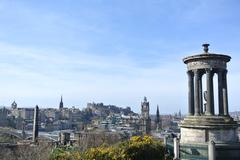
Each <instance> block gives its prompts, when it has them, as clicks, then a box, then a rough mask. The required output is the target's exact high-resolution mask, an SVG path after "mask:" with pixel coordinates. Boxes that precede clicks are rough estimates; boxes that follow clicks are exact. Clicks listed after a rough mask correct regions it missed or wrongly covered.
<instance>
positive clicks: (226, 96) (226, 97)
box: [222, 70, 228, 116]
mask: <svg viewBox="0 0 240 160" xmlns="http://www.w3.org/2000/svg"><path fill="white" fill-rule="evenodd" d="M222 91H223V112H224V115H225V116H227V115H228V93H227V70H225V71H224V72H223V90H222Z"/></svg>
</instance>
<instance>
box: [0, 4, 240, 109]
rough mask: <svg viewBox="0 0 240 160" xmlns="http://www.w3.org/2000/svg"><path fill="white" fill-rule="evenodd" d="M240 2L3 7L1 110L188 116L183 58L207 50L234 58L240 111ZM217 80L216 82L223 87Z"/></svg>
mask: <svg viewBox="0 0 240 160" xmlns="http://www.w3.org/2000/svg"><path fill="white" fill-rule="evenodd" d="M239 5H240V2H238V1H234V0H231V1H228V2H227V1H224V0H220V1H216V0H214V1H207V0H206V1H200V0H199V1H192V2H189V1H186V0H181V1H155V0H151V1H149V0H148V1H145V0H144V1H141V3H139V1H131V2H129V1H115V2H108V3H107V2H104V1H101V0H94V1H91V2H88V1H84V0H82V1H71V2H70V3H69V1H60V2H59V1H51V2H50V1H42V3H36V2H33V1H21V2H20V1H7V0H3V1H0V20H1V25H0V75H1V79H0V88H1V94H0V105H10V104H11V103H12V102H13V100H16V102H17V103H18V105H19V106H20V107H21V106H23V107H25V106H26V107H28V106H31V107H34V106H35V105H36V104H38V105H39V107H51V106H56V107H58V105H59V102H60V96H61V95H63V102H64V106H69V107H71V106H74V105H77V107H81V108H82V107H85V106H86V104H87V102H93V101H94V102H96V103H99V102H103V103H104V104H113V105H116V106H120V107H126V106H130V107H132V110H133V111H135V112H138V113H139V112H140V105H141V104H140V103H141V101H143V97H144V96H146V97H147V98H148V101H149V102H150V112H151V113H152V114H154V113H156V109H157V104H158V105H159V109H160V114H162V113H173V112H177V111H179V110H181V111H182V112H183V113H186V112H187V76H186V66H185V65H184V63H183V61H182V59H183V58H184V57H186V56H188V55H193V54H199V53H202V52H203V50H202V47H201V45H202V43H206V42H207V43H210V47H209V48H210V50H209V52H210V53H212V52H214V53H220V54H227V55H230V56H231V57H232V59H231V61H230V63H229V66H228V70H229V73H228V87H229V109H230V111H236V110H239V106H240V105H239V103H240V102H239V100H238V95H240V90H239V88H238V83H239V82H240V71H239V69H238V68H239V61H240V54H239V53H238V52H239V51H240V46H239V45H238V42H239V40H240V38H239V37H240V36H239V35H240V31H239V26H240V22H239V16H238V12H239V11H238V8H239ZM215 80H216V79H215Z"/></svg>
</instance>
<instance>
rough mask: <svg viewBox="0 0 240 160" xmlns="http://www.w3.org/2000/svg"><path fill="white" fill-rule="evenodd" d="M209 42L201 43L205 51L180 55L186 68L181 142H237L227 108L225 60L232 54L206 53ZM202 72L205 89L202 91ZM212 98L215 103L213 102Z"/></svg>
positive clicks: (233, 125)
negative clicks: (185, 104)
mask: <svg viewBox="0 0 240 160" xmlns="http://www.w3.org/2000/svg"><path fill="white" fill-rule="evenodd" d="M208 46H209V44H203V47H204V53H202V54H197V55H194V56H189V57H186V58H184V59H183V62H184V63H185V64H186V65H187V70H188V71H187V75H188V116H187V117H185V118H184V120H183V121H182V122H181V124H180V127H181V139H180V144H181V145H184V144H190V145H197V144H207V143H209V141H214V142H215V143H216V145H218V144H224V145H226V146H230V145H231V144H237V143H238V134H237V127H238V125H237V123H236V122H235V121H234V120H233V118H232V117H231V116H230V115H229V112H228V89H227V63H228V62H229V61H230V59H231V57H230V56H228V55H222V54H214V53H209V52H208ZM204 75H205V78H206V81H205V85H206V91H203V85H204V81H203V76H204ZM214 76H216V77H217V82H218V83H217V92H218V94H217V95H218V97H214V83H213V77H214ZM215 98H216V100H217V101H218V106H216V105H215V104H214V99H215ZM203 100H204V101H205V103H203ZM216 107H218V113H216ZM198 154H201V153H198Z"/></svg>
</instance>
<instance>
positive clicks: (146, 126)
mask: <svg viewBox="0 0 240 160" xmlns="http://www.w3.org/2000/svg"><path fill="white" fill-rule="evenodd" d="M149 110H150V108H149V102H148V101H147V97H144V99H143V102H142V103H141V131H142V133H143V134H150V132H151V118H150V115H149Z"/></svg>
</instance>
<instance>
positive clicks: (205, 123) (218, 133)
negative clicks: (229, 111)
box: [180, 116, 238, 144]
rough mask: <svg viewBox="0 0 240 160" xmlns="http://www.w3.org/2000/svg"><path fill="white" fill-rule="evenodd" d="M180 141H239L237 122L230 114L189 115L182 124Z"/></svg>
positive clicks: (188, 142)
mask: <svg viewBox="0 0 240 160" xmlns="http://www.w3.org/2000/svg"><path fill="white" fill-rule="evenodd" d="M180 127H181V140H180V143H187V144H194V143H197V144H199V143H200V144H204V143H206V142H209V140H213V141H214V142H215V143H237V142H238V134H237V127H238V126H237V123H236V122H235V121H234V120H233V118H231V117H229V116H187V117H186V118H184V120H183V121H182V122H181V124H180Z"/></svg>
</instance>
